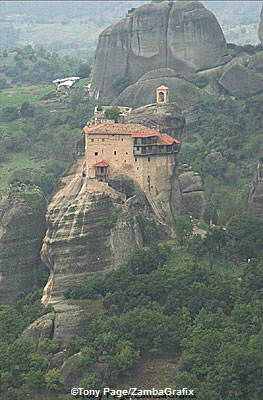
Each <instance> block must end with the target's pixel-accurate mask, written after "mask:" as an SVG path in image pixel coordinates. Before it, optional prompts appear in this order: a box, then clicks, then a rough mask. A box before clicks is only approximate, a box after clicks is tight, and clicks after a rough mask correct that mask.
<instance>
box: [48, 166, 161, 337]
mask: <svg viewBox="0 0 263 400" xmlns="http://www.w3.org/2000/svg"><path fill="white" fill-rule="evenodd" d="M82 163H83V160H80V163H79V164H78V166H77V167H76V169H75V170H74V171H72V172H73V174H72V175H69V176H68V177H66V178H64V185H65V186H64V187H63V188H62V189H61V190H60V191H59V192H58V193H57V194H56V195H55V196H54V197H53V198H52V199H51V202H50V204H49V206H48V211H47V222H48V230H47V233H46V236H45V239H44V242H43V246H42V250H41V255H42V259H43V261H44V262H45V263H46V265H47V266H48V268H49V269H50V277H49V281H48V283H47V285H46V287H45V289H44V294H43V298H42V301H43V303H44V304H54V305H56V311H57V306H58V305H60V304H61V303H62V304H64V292H65V291H66V290H67V289H68V288H70V287H71V286H72V285H74V286H76V285H78V284H81V283H82V282H83V280H85V279H87V278H89V277H91V276H92V275H94V274H104V273H106V272H108V271H111V270H112V269H114V268H118V267H120V266H121V265H125V263H126V262H127V261H128V259H129V258H130V256H131V255H132V254H133V253H134V251H135V250H137V249H138V248H140V247H141V246H142V245H143V226H142V225H141V224H140V221H141V220H142V219H143V218H144V217H145V218H146V219H149V220H152V222H153V223H155V222H154V212H153V211H152V209H151V207H150V205H149V203H148V201H147V200H146V198H145V196H144V195H143V194H142V193H141V192H140V191H139V190H137V191H136V194H135V195H134V196H133V197H130V198H128V199H127V198H126V195H125V194H124V193H120V192H117V191H116V190H115V189H113V188H112V187H110V186H109V185H108V184H105V183H103V182H98V181H95V180H91V179H86V178H83V177H82V168H83V166H82ZM160 229H161V228H160ZM61 315H62V316H61V318H67V316H66V314H65V315H64V316H63V313H62V314H61ZM57 318H60V316H58V317H57ZM56 321H57V320H56ZM69 321H70V319H69ZM61 326H62V328H61V329H62V331H61V332H62V333H63V326H64V322H62V323H61ZM56 330H58V323H57V322H56V325H55V331H56ZM55 333H56V332H55ZM57 336H60V335H59V334H57Z"/></svg>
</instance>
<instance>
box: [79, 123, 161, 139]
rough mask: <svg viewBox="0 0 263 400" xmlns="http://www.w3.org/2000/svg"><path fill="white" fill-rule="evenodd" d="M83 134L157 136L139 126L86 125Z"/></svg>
mask: <svg viewBox="0 0 263 400" xmlns="http://www.w3.org/2000/svg"><path fill="white" fill-rule="evenodd" d="M83 132H84V133H86V134H88V135H96V134H98V135H101V134H108V135H133V134H135V133H140V134H143V135H145V136H147V135H158V134H159V132H158V131H157V130H155V129H152V128H147V127H146V126H143V125H140V124H107V123H106V124H98V125H87V126H85V127H84V128H83Z"/></svg>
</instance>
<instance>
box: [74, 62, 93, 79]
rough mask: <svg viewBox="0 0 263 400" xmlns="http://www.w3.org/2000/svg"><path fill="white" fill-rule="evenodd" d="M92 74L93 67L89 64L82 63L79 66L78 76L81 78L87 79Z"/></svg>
mask: <svg viewBox="0 0 263 400" xmlns="http://www.w3.org/2000/svg"><path fill="white" fill-rule="evenodd" d="M90 73H91V67H90V65H89V64H88V63H82V64H80V66H79V69H78V72H77V76H79V77H80V78H87V77H88V76H89V75H90Z"/></svg>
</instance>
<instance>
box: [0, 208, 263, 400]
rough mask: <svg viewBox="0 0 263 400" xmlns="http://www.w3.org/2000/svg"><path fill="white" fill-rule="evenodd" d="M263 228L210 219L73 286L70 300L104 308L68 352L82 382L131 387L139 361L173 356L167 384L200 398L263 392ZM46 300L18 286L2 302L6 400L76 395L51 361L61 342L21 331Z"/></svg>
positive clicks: (220, 399) (242, 219)
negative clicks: (36, 339)
mask: <svg viewBox="0 0 263 400" xmlns="http://www.w3.org/2000/svg"><path fill="white" fill-rule="evenodd" d="M262 234H263V223H262V222H261V221H259V220H257V219H255V218H252V217H251V216H250V215H248V214H240V215H236V217H233V218H232V219H231V220H230V222H229V223H228V225H227V227H226V229H222V228H218V227H211V228H209V229H208V231H207V233H206V235H205V237H204V238H203V239H202V238H201V237H200V236H198V235H195V236H193V237H191V236H189V231H188V232H184V234H183V235H182V236H181V239H182V242H181V243H182V244H179V243H178V241H176V240H175V241H168V242H161V243H159V244H155V245H152V246H150V247H147V248H144V249H142V250H140V251H138V252H137V253H136V254H135V255H134V256H133V257H132V258H131V259H130V261H129V263H128V264H127V266H126V267H123V268H121V269H119V270H116V271H113V272H110V273H108V274H107V275H105V276H104V277H95V278H94V279H92V280H88V281H87V282H84V283H83V284H82V285H81V286H78V287H72V288H71V289H70V290H68V291H67V292H66V293H65V296H66V298H68V299H69V300H70V301H72V302H73V303H74V302H82V304H83V303H85V302H87V304H88V306H89V307H94V308H95V309H96V310H97V312H96V314H94V317H93V320H92V321H90V320H87V321H86V322H85V320H84V321H83V323H82V326H81V329H80V330H79V334H78V335H77V336H76V337H75V338H74V339H73V340H72V341H71V342H70V343H69V344H68V345H67V348H66V351H67V352H68V356H72V355H74V354H75V362H74V369H73V371H74V373H75V374H76V373H77V376H78V379H79V385H80V387H92V388H94V389H95V388H96V389H100V388H101V387H105V386H107V387H108V386H109V385H112V387H115V386H117V387H118V388H120V387H123V388H125V387H127V383H128V382H130V379H134V375H133V374H134V371H136V368H137V366H138V364H139V363H140V361H141V360H145V359H147V358H153V359H158V357H160V356H161V355H162V354H166V355H167V357H168V360H169V361H168V365H169V364H170V365H171V366H172V367H173V366H174V364H175V363H176V366H177V369H176V374H175V375H171V377H170V381H168V382H169V384H170V385H171V384H173V385H174V386H176V387H188V388H190V387H191V388H195V392H196V394H197V398H200V399H202V400H210V399H211V398H215V399H217V400H225V399H239V400H241V399H242V400H251V399H255V400H258V399H259V398H260V393H261V391H262V383H261V370H262V357H261V353H262V315H263V313H262V311H263V310H262V283H263V272H262V266H263V265H262V242H261V240H262ZM39 299H40V290H36V291H34V292H32V293H27V294H25V293H24V294H21V295H20V296H19V297H18V299H17V303H16V305H15V306H14V307H11V306H1V308H0V333H1V341H0V347H1V353H0V354H1V363H0V370H1V392H2V393H3V392H5V393H6V397H3V399H5V398H6V399H7V398H8V397H9V396H10V395H11V394H12V398H13V399H14V400H16V399H21V396H32V398H35V397H34V396H35V395H36V394H37V395H38V396H39V397H38V398H40V399H41V398H42V397H41V396H42V395H44V394H46V393H48V394H49V399H50V400H51V399H61V400H62V399H69V398H70V397H69V396H68V395H67V394H66V393H65V388H64V389H63V387H62V385H61V382H60V380H59V377H60V374H61V371H60V369H59V368H52V367H50V365H52V360H54V355H55V354H56V353H57V352H58V351H59V349H60V343H59V342H57V341H55V340H52V341H49V340H47V339H44V340H42V341H41V342H40V344H39V346H38V348H36V345H34V344H33V343H32V342H30V341H29V340H28V339H26V338H23V337H20V334H21V332H22V331H23V329H24V328H25V327H26V326H27V325H28V324H29V323H30V322H31V321H33V320H34V319H36V318H37V317H39V316H40V315H43V313H47V312H49V311H50V308H48V309H44V308H43V306H41V305H40V300H39ZM7 321H8V324H7V323H6V322H7ZM10 328H12V329H10ZM172 371H173V369H172ZM168 372H169V368H168ZM157 374H158V372H157ZM147 378H148V377H147V376H143V377H142V379H143V380H142V382H141V384H142V387H146V385H147V384H148V382H147ZM159 378H160V379H161V381H162V377H159ZM137 379H138V378H137ZM132 382H133V385H134V384H136V382H134V381H132ZM110 387H111V386H110ZM43 398H44V397H43Z"/></svg>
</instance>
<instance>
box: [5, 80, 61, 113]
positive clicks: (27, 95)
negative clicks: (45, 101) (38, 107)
mask: <svg viewBox="0 0 263 400" xmlns="http://www.w3.org/2000/svg"><path fill="white" fill-rule="evenodd" d="M52 90H54V86H53V85H39V86H37V85H35V86H23V87H14V88H10V89H2V90H1V91H0V109H1V108H3V107H10V106H12V107H20V106H21V105H22V104H23V103H24V102H25V101H27V102H29V103H35V102H37V101H39V100H40V99H41V97H42V96H44V95H46V94H48V93H49V92H51V91H52Z"/></svg>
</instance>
